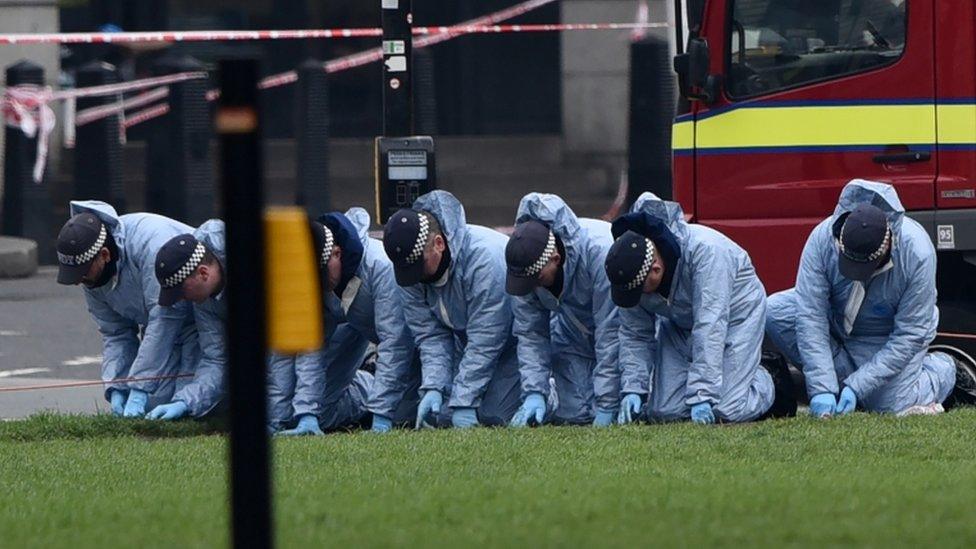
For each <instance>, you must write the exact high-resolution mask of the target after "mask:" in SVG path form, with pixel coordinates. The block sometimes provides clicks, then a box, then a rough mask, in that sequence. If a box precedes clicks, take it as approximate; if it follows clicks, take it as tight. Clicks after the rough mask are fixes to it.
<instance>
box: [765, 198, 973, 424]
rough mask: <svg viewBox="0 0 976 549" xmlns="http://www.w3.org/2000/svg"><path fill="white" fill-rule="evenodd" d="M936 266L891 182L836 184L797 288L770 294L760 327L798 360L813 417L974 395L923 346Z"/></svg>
mask: <svg viewBox="0 0 976 549" xmlns="http://www.w3.org/2000/svg"><path fill="white" fill-rule="evenodd" d="M935 271H936V253H935V248H934V247H933V246H932V241H931V239H930V238H929V236H928V234H927V233H926V232H925V229H924V228H923V227H922V226H921V225H919V224H918V223H917V222H916V221H914V220H912V219H910V218H908V217H906V216H905V208H904V207H903V206H902V204H901V201H900V200H899V198H898V194H897V193H896V192H895V189H894V188H893V187H892V186H890V185H887V184H884V183H875V182H871V181H864V180H859V179H856V180H853V181H851V182H850V183H848V184H847V186H846V187H844V190H843V191H842V192H841V196H840V201H839V202H838V204H837V208H836V210H835V211H834V214H833V215H832V216H830V217H828V218H827V219H825V220H824V221H822V222H821V223H820V224H819V225H817V227H816V228H814V229H813V232H812V233H811V234H810V237H809V239H807V243H806V246H805V247H804V249H803V255H802V257H801V259H800V267H799V270H798V272H797V275H796V288H793V289H790V290H786V291H783V292H779V293H777V294H775V295H773V296H771V297H770V298H769V316H768V319H767V322H766V330H767V332H768V333H769V336H770V338H771V339H772V340H773V342H774V343H776V345H777V346H778V347H779V349H780V350H781V351H782V352H783V353H784V354H785V355H786V356H787V358H788V359H789V360H790V361H791V362H793V364H795V365H796V366H798V367H800V368H802V370H803V374H804V377H805V379H806V386H807V393H808V395H809V396H810V412H811V413H812V414H813V415H815V416H818V417H826V416H831V415H834V414H847V413H849V412H852V411H854V410H855V409H856V408H862V409H864V410H868V411H872V412H892V413H938V412H939V411H941V409H942V406H941V404H942V402H943V401H945V400H946V398H947V397H949V396H950V394H952V396H953V399H952V400H953V401H956V400H959V401H961V402H969V403H971V402H973V394H972V393H973V392H974V387H976V382H974V379H973V374H972V372H971V371H970V370H969V369H968V368H965V367H963V365H962V364H959V365H958V368H957V365H956V363H955V361H954V360H953V358H952V357H950V356H949V355H947V354H944V353H941V352H929V344H931V343H932V340H933V339H934V338H935V333H936V328H937V327H938V324H939V309H938V307H937V306H936V281H935ZM954 385H958V388H959V390H958V391H956V392H953V387H954ZM966 387H968V388H969V391H966V390H965V388H966ZM838 394H839V395H840V398H839V400H838V397H837V395H838Z"/></svg>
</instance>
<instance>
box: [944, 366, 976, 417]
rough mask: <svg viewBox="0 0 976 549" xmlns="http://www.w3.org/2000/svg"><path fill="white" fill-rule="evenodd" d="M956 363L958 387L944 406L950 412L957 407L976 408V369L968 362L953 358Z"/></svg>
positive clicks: (950, 394)
mask: <svg viewBox="0 0 976 549" xmlns="http://www.w3.org/2000/svg"><path fill="white" fill-rule="evenodd" d="M952 360H953V361H955V363H956V385H955V387H953V388H952V392H951V393H949V397H948V398H946V399H945V402H943V403H942V406H943V407H944V408H945V409H946V410H950V409H952V408H955V407H957V406H976V369H974V368H973V366H972V365H970V364H969V363H967V362H964V361H962V360H959V359H958V358H956V357H952Z"/></svg>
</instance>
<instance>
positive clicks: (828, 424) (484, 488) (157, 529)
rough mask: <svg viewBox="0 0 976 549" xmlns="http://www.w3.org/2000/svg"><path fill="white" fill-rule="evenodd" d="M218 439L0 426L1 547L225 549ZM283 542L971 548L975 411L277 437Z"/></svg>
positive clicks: (35, 424)
mask: <svg viewBox="0 0 976 549" xmlns="http://www.w3.org/2000/svg"><path fill="white" fill-rule="evenodd" d="M215 433H217V427H215V426H213V425H207V424H200V423H181V424H176V425H165V424H159V423H148V422H144V421H124V420H119V419H114V418H110V417H88V418H80V417H64V416H39V417H35V418H31V419H29V420H25V421H19V422H7V423H0V487H2V489H0V546H2V547H11V548H14V547H16V548H19V547H73V548H75V547H99V548H100V549H121V548H127V547H139V548H144V547H215V546H217V547H219V546H225V545H226V544H227V540H228V533H227V528H228V526H227V525H228V514H227V503H226V502H227V486H226V481H227V472H226V465H227V461H226V458H227V444H226V439H225V438H224V437H222V436H220V435H219V434H215ZM274 470H275V489H274V493H275V523H276V529H277V530H276V536H277V540H278V543H279V545H280V546H284V547H302V548H304V547H325V546H329V547H381V546H391V545H392V546H428V547H441V546H449V547H467V546H494V547H518V546H545V547H555V546H559V547H586V546H600V547H602V546H617V547H628V548H631V549H635V548H638V547H646V546H651V545H653V546H663V547H670V546H698V547H710V546H716V545H721V546H733V545H749V546H755V545H761V546H781V545H790V546H819V547H828V546H836V545H861V546H863V545H869V546H875V547H885V546H887V547H891V546H925V547H940V548H941V547H974V546H976V410H972V409H970V410H961V411H955V412H952V413H948V414H944V415H942V416H939V417H915V418H906V419H895V418H890V417H879V416H872V415H866V414H856V415H854V416H852V417H847V418H839V419H833V420H830V421H814V420H811V419H808V418H800V419H795V420H789V421H769V422H764V423H761V424H755V425H745V426H731V427H708V428H703V427H699V426H694V425H670V426H629V427H615V428H612V429H605V430H597V429H592V428H542V429H533V430H510V429H496V430H489V429H479V430H474V431H467V432H460V431H437V432H422V433H415V432H397V433H392V434H389V435H383V436H377V435H371V434H369V433H358V434H336V435H330V436H325V437H317V438H302V439H288V440H283V439H277V440H275V442H274Z"/></svg>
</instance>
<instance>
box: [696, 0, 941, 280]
mask: <svg viewBox="0 0 976 549" xmlns="http://www.w3.org/2000/svg"><path fill="white" fill-rule="evenodd" d="M932 2H933V0H817V1H815V2H814V1H811V0H712V1H710V2H709V3H708V7H707V8H706V17H705V21H704V26H703V29H702V30H703V32H702V35H703V36H704V37H705V38H706V39H707V41H708V43H709V45H710V47H711V59H710V72H711V73H713V74H720V75H722V79H721V82H722V84H721V86H720V93H717V94H716V97H715V99H714V100H713V101H712V102H711V103H710V104H708V105H705V104H699V106H698V108H697V112H696V113H695V116H694V118H695V179H696V215H697V217H698V220H699V222H701V223H704V224H706V225H710V226H712V227H714V228H716V229H718V230H720V231H722V232H724V233H725V234H727V235H728V236H730V237H731V238H733V239H734V240H736V241H737V242H739V243H740V245H742V246H743V247H745V248H746V249H747V250H749V252H750V254H751V255H752V259H753V261H754V263H755V265H756V268H757V270H758V271H759V274H760V276H761V277H762V279H763V281H764V283H765V284H766V288H767V290H768V291H770V292H773V291H776V290H779V289H782V288H786V287H789V286H792V285H793V284H794V281H795V276H796V266H797V264H798V260H799V254H800V251H801V250H802V247H803V243H804V242H805V241H806V238H807V236H808V235H809V232H810V230H811V228H812V227H813V226H814V225H815V224H816V223H818V222H819V221H820V220H822V219H823V218H824V217H825V216H827V215H828V214H830V213H831V212H832V211H833V208H834V206H835V205H836V203H837V198H838V196H839V195H840V190H841V188H842V187H843V186H844V184H845V183H847V182H848V181H849V180H850V179H853V178H864V179H872V180H876V181H884V182H887V183H891V184H893V185H894V186H895V187H896V188H897V189H898V193H899V195H900V197H901V200H902V202H903V203H904V205H905V207H906V209H932V208H933V207H934V206H935V175H936V158H935V154H936V150H935V146H934V145H935V142H936V139H935V134H936V127H935V120H936V116H935V104H934V99H935V76H934V67H933V65H934V61H933V59H934V55H933V40H934V37H933V34H934V29H933V22H932V14H933V4H932Z"/></svg>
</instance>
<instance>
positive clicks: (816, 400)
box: [810, 393, 837, 417]
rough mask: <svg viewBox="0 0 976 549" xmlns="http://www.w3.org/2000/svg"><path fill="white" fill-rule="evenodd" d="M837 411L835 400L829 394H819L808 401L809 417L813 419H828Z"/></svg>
mask: <svg viewBox="0 0 976 549" xmlns="http://www.w3.org/2000/svg"><path fill="white" fill-rule="evenodd" d="M836 409H837V399H835V398H834V395H833V394H831V393H820V394H819V395H814V397H813V398H811V399H810V415H812V416H814V417H830V416H832V415H834V411H835V410H836Z"/></svg>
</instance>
